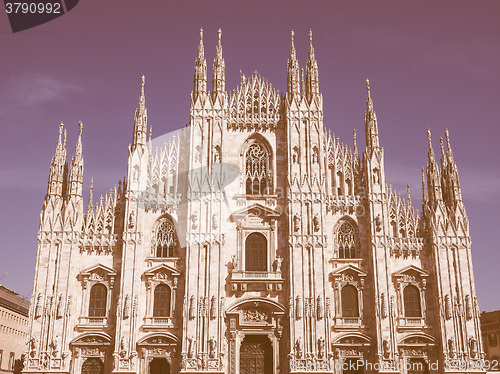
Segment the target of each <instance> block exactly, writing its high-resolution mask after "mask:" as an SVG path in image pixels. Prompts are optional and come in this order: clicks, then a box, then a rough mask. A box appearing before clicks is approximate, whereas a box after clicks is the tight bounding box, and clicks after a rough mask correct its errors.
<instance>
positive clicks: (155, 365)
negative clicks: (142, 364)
mask: <svg viewBox="0 0 500 374" xmlns="http://www.w3.org/2000/svg"><path fill="white" fill-rule="evenodd" d="M149 374H170V364H169V363H168V361H167V359H166V358H158V357H156V358H153V359H152V360H151V362H150V363H149Z"/></svg>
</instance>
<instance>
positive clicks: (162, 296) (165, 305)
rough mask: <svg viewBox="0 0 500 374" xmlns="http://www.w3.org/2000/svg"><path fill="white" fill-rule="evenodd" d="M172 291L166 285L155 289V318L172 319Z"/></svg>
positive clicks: (160, 285)
mask: <svg viewBox="0 0 500 374" xmlns="http://www.w3.org/2000/svg"><path fill="white" fill-rule="evenodd" d="M170 302H171V291H170V287H169V286H167V285H166V284H163V283H162V284H159V285H158V286H156V287H155V292H154V305H153V317H170Z"/></svg>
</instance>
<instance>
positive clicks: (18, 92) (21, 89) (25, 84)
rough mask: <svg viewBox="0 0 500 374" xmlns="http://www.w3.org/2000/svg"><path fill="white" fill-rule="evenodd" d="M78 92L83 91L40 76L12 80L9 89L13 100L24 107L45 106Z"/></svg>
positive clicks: (71, 84)
mask: <svg viewBox="0 0 500 374" xmlns="http://www.w3.org/2000/svg"><path fill="white" fill-rule="evenodd" d="M79 91H83V88H81V87H79V86H77V85H75V84H73V83H70V82H65V81H63V80H60V79H57V78H53V77H50V76H46V75H42V74H24V75H22V76H20V77H17V78H13V82H12V85H11V89H10V93H11V95H12V97H13V99H14V100H15V101H16V102H17V103H19V104H24V105H37V104H45V103H47V102H51V101H56V100H61V99H64V98H65V97H66V96H67V95H68V94H70V93H73V92H79Z"/></svg>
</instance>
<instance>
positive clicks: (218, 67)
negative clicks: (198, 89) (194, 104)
mask: <svg viewBox="0 0 500 374" xmlns="http://www.w3.org/2000/svg"><path fill="white" fill-rule="evenodd" d="M221 36H222V31H221V29H219V32H218V41H217V50H216V54H215V59H214V68H213V78H212V96H213V99H215V98H216V97H217V95H218V94H219V93H223V92H224V91H225V90H226V64H225V62H224V58H223V57H222V44H221Z"/></svg>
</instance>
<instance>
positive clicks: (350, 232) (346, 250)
mask: <svg viewBox="0 0 500 374" xmlns="http://www.w3.org/2000/svg"><path fill="white" fill-rule="evenodd" d="M337 246H338V251H339V258H356V230H355V228H354V226H353V225H352V224H351V223H350V222H348V221H344V222H342V223H341V224H340V226H339V228H338V229H337Z"/></svg>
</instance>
